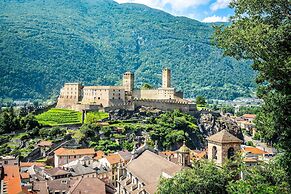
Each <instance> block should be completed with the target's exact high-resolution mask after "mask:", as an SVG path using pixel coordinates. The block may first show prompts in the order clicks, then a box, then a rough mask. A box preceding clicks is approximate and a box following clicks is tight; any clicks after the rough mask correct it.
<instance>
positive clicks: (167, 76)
mask: <svg viewBox="0 0 291 194" xmlns="http://www.w3.org/2000/svg"><path fill="white" fill-rule="evenodd" d="M162 74H163V75H162V76H163V77H162V82H163V83H162V88H170V87H171V70H170V69H168V68H164V69H163V73H162Z"/></svg>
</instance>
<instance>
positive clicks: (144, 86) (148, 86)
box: [141, 83, 153, 90]
mask: <svg viewBox="0 0 291 194" xmlns="http://www.w3.org/2000/svg"><path fill="white" fill-rule="evenodd" d="M141 89H142V90H150V89H153V86H151V85H150V84H148V83H144V84H143V85H142V86H141Z"/></svg>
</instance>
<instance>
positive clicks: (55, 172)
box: [43, 167, 71, 180]
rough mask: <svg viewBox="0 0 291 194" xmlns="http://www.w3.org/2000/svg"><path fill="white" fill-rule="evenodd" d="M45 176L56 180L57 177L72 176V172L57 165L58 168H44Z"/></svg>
mask: <svg viewBox="0 0 291 194" xmlns="http://www.w3.org/2000/svg"><path fill="white" fill-rule="evenodd" d="M43 176H44V178H46V179H50V180H55V179H61V178H67V177H70V176H71V173H70V172H68V171H66V170H63V169H62V168H60V167H57V168H50V169H44V170H43Z"/></svg>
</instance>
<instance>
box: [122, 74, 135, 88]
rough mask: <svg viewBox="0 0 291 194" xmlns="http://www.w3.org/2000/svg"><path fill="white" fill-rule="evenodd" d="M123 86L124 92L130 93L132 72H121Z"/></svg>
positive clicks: (132, 86) (132, 83)
mask: <svg viewBox="0 0 291 194" xmlns="http://www.w3.org/2000/svg"><path fill="white" fill-rule="evenodd" d="M123 86H124V87H125V92H126V93H130V92H132V91H133V89H134V74H133V73H131V72H129V71H128V72H125V73H124V74H123Z"/></svg>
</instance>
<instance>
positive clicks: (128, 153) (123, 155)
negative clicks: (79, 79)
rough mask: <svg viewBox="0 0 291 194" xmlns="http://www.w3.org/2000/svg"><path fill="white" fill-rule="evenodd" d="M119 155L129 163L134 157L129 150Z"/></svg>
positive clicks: (120, 152)
mask: <svg viewBox="0 0 291 194" xmlns="http://www.w3.org/2000/svg"><path fill="white" fill-rule="evenodd" d="M118 154H119V156H120V157H121V158H122V159H123V160H124V161H129V160H130V159H131V157H132V153H130V152H129V151H127V150H124V151H119V152H118Z"/></svg>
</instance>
